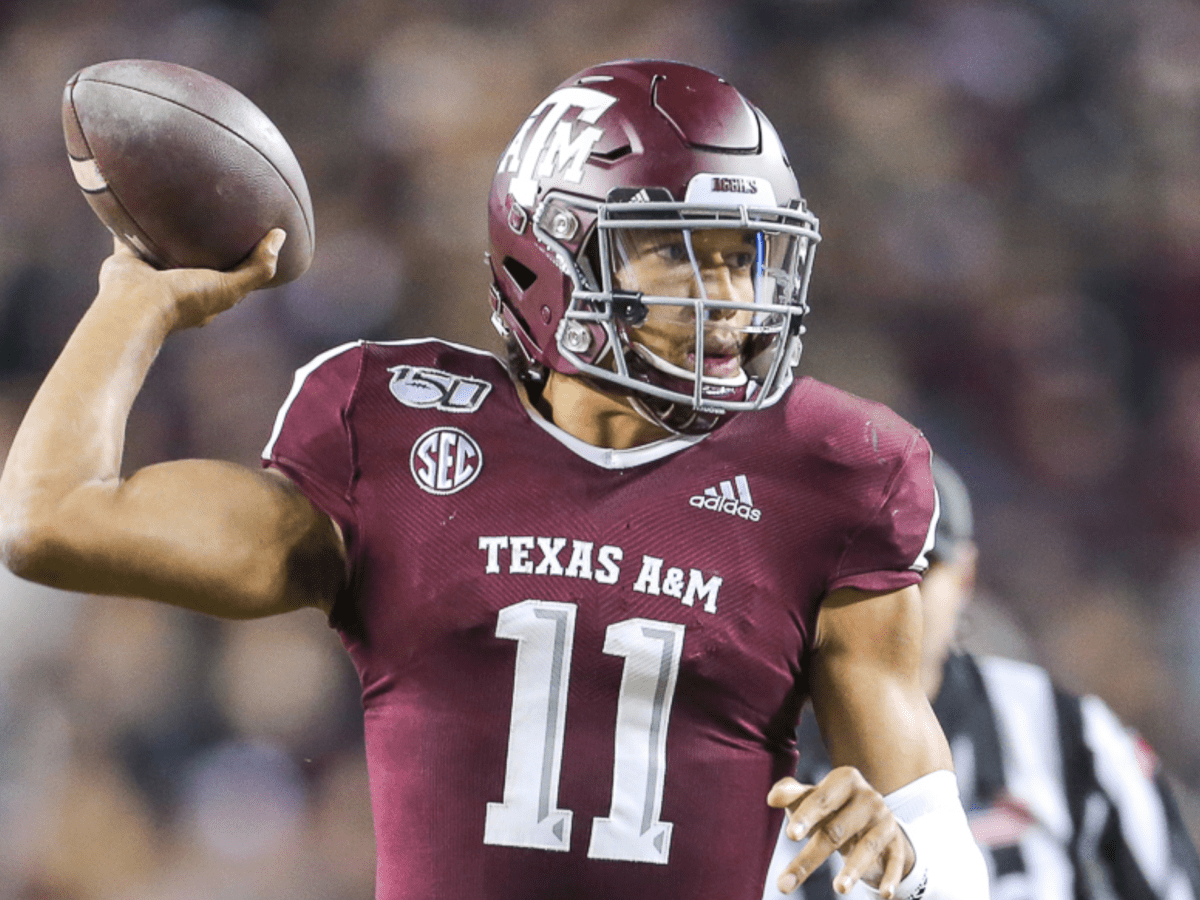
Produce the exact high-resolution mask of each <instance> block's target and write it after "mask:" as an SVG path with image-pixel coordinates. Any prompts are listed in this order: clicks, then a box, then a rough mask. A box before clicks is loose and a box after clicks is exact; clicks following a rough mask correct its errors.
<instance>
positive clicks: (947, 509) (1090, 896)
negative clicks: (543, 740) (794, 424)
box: [763, 459, 1200, 900]
mask: <svg viewBox="0 0 1200 900" xmlns="http://www.w3.org/2000/svg"><path fill="white" fill-rule="evenodd" d="M933 472H934V482H935V484H936V485H937V490H938V498H939V500H940V503H941V518H940V519H939V522H938V527H937V535H936V539H935V543H934V548H933V551H932V552H931V553H930V567H929V570H928V572H926V574H925V579H924V583H923V584H922V586H921V594H922V597H923V598H924V604H925V620H926V621H925V640H924V644H925V646H924V656H925V663H924V667H923V672H922V678H923V681H924V684H925V689H926V692H927V693H928V694H929V696H930V697H932V698H934V700H933V709H934V712H935V713H936V714H937V717H938V719H939V721H940V722H941V724H942V728H943V730H944V731H945V732H946V737H947V739H948V740H949V741H950V747H951V750H952V752H953V754H954V764H955V768H956V770H957V775H958V787H959V793H960V795H961V797H962V802H963V806H964V807H965V808H966V810H967V814H968V819H969V821H970V823H971V831H972V833H973V834H974V836H975V840H976V841H977V842H978V843H979V845H980V847H981V848H982V849H983V855H984V858H985V859H986V860H987V864H988V871H989V876H990V880H991V900H1200V860H1198V859H1197V855H1196V850H1195V847H1194V846H1193V845H1192V842H1191V840H1190V838H1189V837H1188V834H1187V831H1186V829H1185V827H1184V824H1183V821H1182V819H1181V818H1180V816H1179V812H1178V809H1177V807H1176V804H1175V801H1174V799H1173V797H1172V796H1171V793H1170V790H1169V788H1168V787H1167V783H1166V780H1165V778H1164V777H1163V773H1162V771H1161V770H1160V769H1159V767H1158V763H1157V760H1156V758H1155V756H1154V754H1153V752H1152V751H1151V750H1150V749H1149V747H1148V746H1147V745H1146V744H1145V742H1144V741H1142V740H1141V739H1140V738H1139V737H1138V736H1136V735H1135V734H1132V733H1131V732H1130V731H1129V730H1127V729H1126V728H1125V727H1124V726H1123V725H1122V724H1121V723H1120V722H1119V721H1118V720H1117V718H1116V716H1115V715H1114V714H1113V713H1112V711H1111V710H1109V708H1108V707H1107V706H1105V705H1104V703H1103V702H1102V701H1101V700H1100V699H1099V698H1097V697H1075V696H1072V695H1070V694H1067V693H1065V692H1064V691H1062V690H1060V689H1059V688H1057V687H1055V686H1054V685H1053V684H1052V683H1051V682H1050V677H1049V675H1048V674H1047V673H1046V672H1045V671H1044V670H1043V669H1040V668H1038V667H1037V666H1033V665H1030V664H1028V663H1023V662H1016V661H1014V660H1009V659H1000V658H996V657H975V656H971V655H970V654H964V653H957V652H951V650H950V644H951V642H952V641H953V638H954V632H955V628H956V625H957V622H958V616H959V613H960V612H961V610H962V607H963V605H964V604H965V603H966V602H967V601H968V600H969V598H970V595H971V591H972V588H973V585H974V581H975V554H976V551H975V544H974V541H973V539H972V524H971V501H970V498H969V496H968V494H967V490H966V487H965V486H964V485H963V483H962V480H961V479H960V478H959V477H958V475H957V473H955V472H954V470H953V469H951V468H950V467H949V466H948V465H946V464H945V463H944V462H942V461H941V460H939V459H935V460H934V470H933ZM797 741H798V743H799V749H800V766H799V769H798V771H797V774H796V777H797V779H799V780H800V781H801V782H802V783H805V784H815V783H816V782H817V781H819V780H820V779H821V777H822V776H824V775H825V773H826V772H828V771H829V767H830V764H829V760H828V758H827V757H826V755H825V751H824V749H823V745H822V743H821V740H820V736H819V734H818V732H817V727H816V724H815V723H814V719H813V716H811V715H805V716H804V717H803V719H802V721H801V725H800V728H799V731H798V733H797ZM796 847H797V845H796V844H795V843H794V842H793V841H791V840H790V839H789V838H788V837H787V836H786V835H785V834H784V833H783V832H782V831H781V832H780V835H779V842H778V844H777V845H776V851H775V856H774V859H772V861H771V869H770V873H769V874H768V876H767V881H766V889H765V892H764V894H763V897H764V900H779V898H781V897H783V896H784V895H782V894H780V893H779V892H778V890H776V888H775V880H776V877H777V875H778V872H779V871H780V870H781V869H782V868H783V866H784V865H786V864H787V862H788V861H790V860H791V859H792V858H793V857H794V856H795V854H796ZM831 864H836V865H837V867H838V868H837V869H833V870H831ZM840 866H841V861H840V859H837V858H836V857H835V858H834V860H832V861H831V862H827V863H825V864H824V865H823V866H821V868H820V869H818V870H817V871H816V872H814V873H813V875H812V876H810V877H809V879H808V880H807V881H806V882H805V883H804V884H802V885H801V886H800V887H799V888H797V889H796V890H795V891H794V892H793V893H791V894H789V895H787V896H788V897H789V898H798V897H802V898H804V900H834V898H840V897H841V896H842V895H839V894H835V893H834V890H833V885H832V877H833V874H835V873H836V871H838V870H839V869H840ZM849 896H850V897H852V898H867V897H868V896H872V895H871V894H868V893H867V892H866V891H865V890H863V889H862V888H860V887H858V886H856V887H855V888H854V889H853V890H852V891H851V893H850V895H849Z"/></svg>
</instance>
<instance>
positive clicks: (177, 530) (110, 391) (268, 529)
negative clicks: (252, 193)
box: [0, 230, 345, 618]
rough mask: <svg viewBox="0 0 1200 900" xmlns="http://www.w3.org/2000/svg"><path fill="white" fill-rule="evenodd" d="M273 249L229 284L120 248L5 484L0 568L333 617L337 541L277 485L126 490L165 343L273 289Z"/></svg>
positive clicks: (244, 608)
mask: <svg viewBox="0 0 1200 900" xmlns="http://www.w3.org/2000/svg"><path fill="white" fill-rule="evenodd" d="M284 237H285V236H284V234H283V232H282V231H279V230H275V231H273V232H271V233H270V234H269V235H267V236H266V237H265V238H264V239H263V240H262V242H261V243H260V244H259V245H258V247H257V248H256V249H255V251H254V252H253V253H252V254H251V256H250V257H249V258H248V259H247V260H246V262H245V263H243V264H242V265H240V266H239V267H237V268H236V269H233V270H231V271H229V272H215V271H209V270H199V269H176V270H168V271H157V270H155V269H154V268H152V267H151V266H149V265H147V264H146V263H144V262H142V261H141V260H139V259H138V258H137V257H136V256H135V255H134V254H133V253H131V252H130V251H129V250H127V249H126V248H125V247H124V246H122V245H120V244H116V245H115V249H114V252H113V254H112V256H110V257H109V258H108V259H107V260H105V262H104V264H103V266H102V267H101V270H100V284H99V291H98V293H97V295H96V298H95V300H94V301H93V303H92V305H91V307H90V308H89V309H88V311H87V313H86V314H85V315H84V317H83V318H82V320H81V321H80V323H79V325H78V326H77V327H76V329H75V331H74V333H73V334H72V335H71V338H70V340H69V341H68V342H67V344H66V346H65V347H64V349H63V351H62V353H61V355H60V356H59V358H58V360H57V361H56V362H55V364H54V366H53V367H52V369H51V370H50V372H49V374H48V375H47V376H46V379H45V381H44V383H43V384H42V386H41V388H40V389H39V391H38V393H37V395H36V396H35V398H34V400H33V403H32V404H31V405H30V408H29V410H28V412H27V414H26V416H25V418H24V420H23V422H22V424H21V426H20V429H19V430H18V432H17V435H16V437H15V439H14V441H13V445H12V448H11V450H10V451H9V455H8V459H7V462H6V464H5V467H4V472H3V474H2V475H0V557H2V558H3V561H4V562H5V564H6V565H7V566H8V567H9V568H10V569H11V570H12V571H13V572H15V573H16V574H18V575H20V576H22V577H24V578H28V579H30V580H33V581H38V582H41V583H43V584H47V585H50V586H52V587H59V588H65V589H69V590H77V591H85V592H90V593H103V594H116V595H124V596H136V597H144V598H147V599H152V600H159V601H163V602H166V603H171V604H174V605H178V606H184V607H187V608H190V609H194V610H199V611H201V612H206V613H211V614H214V615H220V616H224V617H229V618H251V617H255V616H262V615H270V614H272V613H277V612H283V611H286V610H290V609H295V608H299V607H302V606H316V607H320V608H324V609H328V608H329V606H330V604H331V603H332V600H333V597H334V596H335V594H336V592H337V590H338V588H339V586H340V584H341V581H342V579H343V577H344V575H343V572H344V555H345V551H344V548H343V546H342V542H341V538H340V535H339V534H338V532H337V530H336V528H335V527H334V525H333V523H332V522H331V521H330V520H329V518H328V517H327V516H326V515H324V514H323V513H321V512H319V511H318V510H317V509H315V508H314V507H313V506H312V504H311V503H310V502H309V501H308V500H307V499H306V498H305V497H304V496H303V495H301V494H300V492H299V491H298V490H296V489H295V488H294V487H292V485H291V484H290V483H289V482H288V481H287V480H286V479H284V478H282V477H280V476H279V475H277V474H273V473H270V472H260V471H256V470H251V469H247V468H245V467H242V466H238V465H234V464H232V463H226V462H216V461H209V460H181V461H173V462H166V463H161V464H158V465H153V466H148V467H146V468H144V469H141V470H139V471H137V472H135V473H133V474H132V475H130V476H129V477H128V478H122V477H121V459H122V454H123V448H124V439H125V427H126V422H127V419H128V416H129V411H130V409H131V407H132V405H133V402H134V399H135V397H136V396H137V393H138V391H139V390H140V389H141V386H142V383H143V381H144V379H145V377H146V374H147V372H148V371H149V369H150V366H151V363H152V362H153V360H154V358H155V357H156V356H157V354H158V351H159V349H160V347H161V346H162V343H163V341H164V340H166V338H167V336H168V335H169V334H171V333H172V332H174V331H178V330H181V329H184V328H190V327H195V326H199V325H203V324H204V323H205V322H207V321H208V320H209V319H211V318H212V317H213V316H216V315H218V314H220V313H221V312H224V311H225V310H227V309H229V308H230V307H232V306H234V305H235V304H236V303H237V302H238V301H240V300H241V299H242V298H243V297H244V296H245V295H246V294H247V293H249V292H250V291H252V290H255V289H256V288H258V287H261V286H262V285H264V284H265V283H266V282H267V281H269V280H270V278H271V277H272V274H273V273H274V271H275V266H276V263H277V260H278V254H279V248H280V246H281V245H282V243H283V239H284Z"/></svg>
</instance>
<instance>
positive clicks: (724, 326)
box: [558, 175, 819, 434]
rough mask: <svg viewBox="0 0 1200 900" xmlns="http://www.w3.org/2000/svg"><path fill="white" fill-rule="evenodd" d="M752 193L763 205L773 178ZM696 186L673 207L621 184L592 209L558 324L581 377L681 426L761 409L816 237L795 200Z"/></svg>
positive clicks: (792, 352)
mask: <svg viewBox="0 0 1200 900" xmlns="http://www.w3.org/2000/svg"><path fill="white" fill-rule="evenodd" d="M719 178H720V176H712V175H697V176H696V177H695V178H694V179H693V184H696V183H699V184H701V185H707V184H709V183H711V182H716V181H717V180H718V179H719ZM739 181H740V182H742V184H743V186H744V184H745V183H746V182H747V181H757V179H746V178H741V179H739ZM756 187H758V190H759V191H762V192H763V193H766V194H767V195H768V196H767V198H764V199H767V200H768V203H770V199H769V192H770V186H769V185H767V184H765V183H764V184H762V185H760V186H756ZM693 193H694V192H693V190H692V189H691V188H689V191H688V194H689V199H688V200H687V201H685V202H682V203H680V202H675V201H672V200H670V199H662V195H666V196H667V197H668V198H669V194H666V192H665V191H662V190H657V191H656V190H653V189H645V190H641V191H638V192H634V191H630V190H618V191H614V192H613V194H612V195H610V197H609V201H608V202H607V203H603V204H599V206H598V207H597V208H596V210H595V227H594V230H593V233H592V236H591V238H590V240H591V246H590V247H589V248H587V252H586V253H581V254H579V256H578V257H577V259H579V260H586V261H587V262H586V263H585V264H583V265H578V266H576V267H574V269H575V273H576V277H575V279H574V280H575V282H576V285H575V290H574V291H573V294H572V297H571V301H570V303H569V305H568V307H567V310H566V313H565V315H564V317H563V320H562V323H561V325H560V328H559V331H558V347H559V351H560V352H561V353H562V355H563V356H564V357H565V358H567V359H568V360H569V361H570V362H571V363H572V364H573V365H575V366H576V367H577V368H578V369H579V371H580V372H581V373H582V374H584V375H585V376H588V377H591V378H592V379H594V380H596V381H598V382H601V383H603V384H605V385H606V386H608V387H610V388H611V387H612V386H613V385H615V386H617V387H618V388H619V389H620V393H623V394H625V395H626V396H628V397H629V398H630V400H631V401H632V402H633V405H634V407H635V408H636V409H637V410H638V411H639V412H640V413H641V414H642V415H644V416H646V417H647V418H649V419H650V420H651V421H653V422H655V423H656V424H658V425H660V426H662V427H664V428H667V429H668V430H670V431H674V432H677V433H685V434H693V433H703V432H706V431H709V430H711V429H712V428H713V427H715V426H716V425H717V424H719V422H720V421H721V420H722V417H723V416H724V415H725V414H726V413H728V412H735V411H740V410H750V409H759V408H762V407H765V406H770V405H771V404H773V403H775V402H776V401H777V400H778V399H779V398H780V397H781V396H782V394H783V392H784V390H786V388H787V386H788V385H789V384H790V383H791V380H792V368H793V366H795V364H796V362H797V361H798V359H799V355H800V336H801V334H802V333H803V330H804V329H803V325H802V319H803V315H804V313H805V312H806V311H807V308H808V307H807V299H806V294H807V287H808V280H809V275H810V273H811V269H812V258H813V250H814V248H815V245H816V243H817V241H818V240H819V236H818V233H817V223H816V219H815V217H813V216H812V215H811V214H810V213H809V212H808V211H807V210H805V209H804V208H803V206H802V205H797V208H794V209H791V208H781V207H777V206H773V205H764V206H762V207H749V206H746V205H736V206H735V205H728V204H726V203H720V202H712V198H709V197H703V198H701V199H698V200H697V199H692V195H693ZM628 195H632V196H628ZM718 199H723V198H718ZM743 199H744V198H743ZM564 268H565V267H564Z"/></svg>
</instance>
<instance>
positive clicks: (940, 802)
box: [864, 769, 988, 900]
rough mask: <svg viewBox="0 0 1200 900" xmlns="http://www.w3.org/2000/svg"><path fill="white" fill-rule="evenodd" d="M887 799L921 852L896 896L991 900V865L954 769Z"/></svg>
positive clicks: (924, 899)
mask: <svg viewBox="0 0 1200 900" xmlns="http://www.w3.org/2000/svg"><path fill="white" fill-rule="evenodd" d="M883 799H884V801H885V802H886V803H887V805H888V808H889V809H891V811H892V814H893V815H895V817H896V821H897V822H898V823H899V824H900V827H901V828H903V829H904V833H905V834H906V835H907V836H908V841H909V843H910V844H912V848H913V852H914V853H915V855H916V862H915V863H914V864H913V867H912V869H911V870H910V871H909V873H908V874H907V875H905V876H904V878H903V880H902V881H901V882H900V884H899V885H898V886H897V888H896V893H895V896H894V900H986V898H987V896H988V881H987V867H986V866H985V864H984V862H983V856H982V855H981V854H980V852H979V848H978V847H977V846H976V845H975V840H974V839H973V838H972V837H971V829H970V826H968V824H967V816H966V813H964V812H963V808H962V803H961V802H960V800H959V798H958V782H957V781H956V780H955V778H954V773H953V772H950V771H948V770H945V769H943V770H939V771H937V772H931V773H930V774H928V775H923V776H922V777H920V778H918V779H917V780H916V781H913V782H910V783H909V784H906V785H905V786H904V787H902V788H900V789H899V790H896V791H893V792H892V793H890V794H888V795H887V796H885V797H884V798H883ZM864 887H866V888H867V889H868V891H870V892H871V894H872V895H873V896H876V897H878V896H880V895H879V891H878V890H876V889H874V888H871V887H870V886H869V885H864Z"/></svg>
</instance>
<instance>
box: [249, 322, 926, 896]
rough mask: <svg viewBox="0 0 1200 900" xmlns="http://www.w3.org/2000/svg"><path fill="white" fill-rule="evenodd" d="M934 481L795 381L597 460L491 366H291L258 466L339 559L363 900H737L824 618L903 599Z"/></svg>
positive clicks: (764, 842)
mask: <svg viewBox="0 0 1200 900" xmlns="http://www.w3.org/2000/svg"><path fill="white" fill-rule="evenodd" d="M929 456H930V453H929V448H928V445H927V444H926V442H925V440H924V439H923V438H922V437H921V435H920V433H919V432H917V431H916V430H915V429H914V428H912V427H911V426H910V425H908V424H907V423H905V422H904V421H902V420H901V419H899V418H898V417H897V416H896V415H895V414H893V413H892V412H890V411H889V410H887V409H886V408H884V407H881V406H879V405H876V404H873V403H868V402H866V401H863V400H860V399H858V398H855V397H852V396H849V395H847V394H845V393H842V392H840V391H837V390H835V389H833V388H830V387H828V386H826V385H824V384H821V383H820V382H817V381H813V380H811V379H804V380H801V381H799V382H797V383H796V385H795V386H794V387H793V388H792V389H791V391H790V392H789V393H788V395H787V396H786V398H785V400H784V401H782V402H780V403H779V404H777V405H776V406H774V407H772V408H770V409H768V410H764V411H759V412H754V413H746V414H742V415H738V416H735V417H734V418H733V419H732V420H731V421H729V422H728V423H727V424H725V425H724V426H722V427H721V428H719V429H718V430H717V431H715V432H714V433H712V434H710V435H708V436H707V437H705V438H703V439H684V438H680V439H671V440H667V441H662V442H659V443H656V444H651V445H648V446H644V447H639V448H635V449H633V450H628V451H612V450H603V449H599V448H596V447H592V446H590V445H587V444H583V443H581V442H579V441H577V440H575V439H573V438H571V437H570V436H568V435H566V434H565V433H563V432H561V431H560V430H558V429H557V428H555V427H554V426H552V425H549V424H548V423H546V422H544V421H542V420H541V419H540V418H539V417H537V416H536V415H533V414H531V413H529V412H528V411H527V410H526V408H525V407H524V406H523V405H522V402H521V399H520V396H519V394H518V392H517V391H516V389H515V388H514V386H513V384H512V382H511V381H510V379H509V377H508V374H507V373H506V371H505V369H504V368H503V366H502V365H501V363H500V362H499V361H498V360H497V359H496V358H495V357H493V356H491V355H488V354H484V353H479V352H476V351H471V350H467V349H464V348H460V347H455V346H452V345H448V344H445V343H442V342H437V341H411V342H399V343H395V344H372V343H358V344H352V345H347V346H344V347H341V348H338V349H336V350H333V351H330V352H329V353H326V354H325V355H324V356H322V357H319V358H318V359H317V360H315V361H314V362H313V363H312V364H310V365H309V366H307V367H305V368H304V369H302V370H301V371H300V372H299V373H298V374H297V377H296V382H295V385H294V387H293V389H292V392H291V394H290V396H289V397H288V398H287V401H286V403H285V405H284V407H283V410H282V411H281V413H280V416H279V419H278V421H277V423H276V426H275V432H274V434H273V435H272V437H271V442H270V444H269V445H268V447H267V449H266V451H264V457H265V459H266V460H267V462H268V463H269V464H270V465H273V466H275V467H277V468H279V469H280V470H282V471H283V472H285V473H286V474H287V475H288V476H289V477H291V478H292V479H293V480H294V481H295V482H296V484H297V485H299V487H300V489H301V490H302V491H304V492H305V494H306V495H307V496H309V497H310V498H311V499H312V501H313V502H314V503H315V504H316V505H317V506H318V507H320V508H321V509H323V510H325V511H326V512H327V513H328V514H329V515H330V516H332V517H333V519H334V520H335V521H337V523H338V524H339V525H340V526H341V528H342V531H343V533H344V535H345V538H346V544H347V548H348V552H349V559H350V564H351V567H352V579H351V587H350V589H349V590H348V591H347V592H346V593H345V595H344V596H343V597H341V598H340V599H339V600H338V604H337V606H336V608H335V613H334V617H333V621H334V622H335V624H336V625H337V627H338V628H339V630H340V632H341V635H342V639H343V641H344V643H345V645H346V647H347V649H348V651H349V653H350V655H351V657H352V658H353V661H354V664H355V666H356V667H357V670H358V673H359V676H360V678H361V680H362V686H363V697H362V699H363V706H364V710H365V716H366V745H367V761H368V766H369V770H370V780H371V792H372V804H373V808H374V815H375V829H376V835H377V843H378V860H379V861H378V872H377V896H378V897H379V898H380V900H400V898H422V900H426V898H439V900H444V898H466V897H472V898H497V900H508V898H513V900H515V898H529V897H531V896H539V897H542V896H544V897H554V898H558V897H571V898H575V900H593V898H594V900H601V898H603V900H612V898H618V897H630V898H644V897H656V896H657V897H720V898H722V900H738V898H747V900H751V898H753V900H757V898H758V897H760V896H761V892H762V884H763V878H764V876H765V873H766V868H767V863H768V861H769V858H770V855H771V849H772V847H773V845H774V842H775V836H776V834H777V832H778V830H779V825H780V819H781V816H782V813H780V812H779V811H775V810H771V809H769V808H768V807H767V805H766V795H767V791H768V790H769V789H770V786H771V785H772V784H773V783H774V782H775V781H776V780H777V779H779V778H781V777H783V776H785V775H789V774H791V773H792V772H793V771H794V770H795V766H796V755H795V743H794V731H795V726H796V722H797V718H798V715H799V710H800V707H801V704H802V701H803V699H804V695H805V669H804V665H805V656H806V652H807V651H808V650H809V649H810V647H811V642H812V636H813V626H814V622H815V617H816V614H817V611H818V608H819V604H820V601H821V598H822V597H823V596H824V595H825V594H826V593H828V592H829V591H831V590H833V589H835V588H839V587H844V586H854V587H858V588H862V589H865V590H872V591H882V590H895V589H899V588H902V587H904V586H906V585H910V584H913V583H915V582H917V581H918V580H919V577H920V571H921V570H922V569H923V568H924V565H925V562H924V558H923V556H924V552H925V550H926V549H927V547H928V545H929V543H930V541H931V527H932V520H933V519H934V518H935V513H934V509H935V499H934V492H933V486H932V478H931V475H930V465H929Z"/></svg>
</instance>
